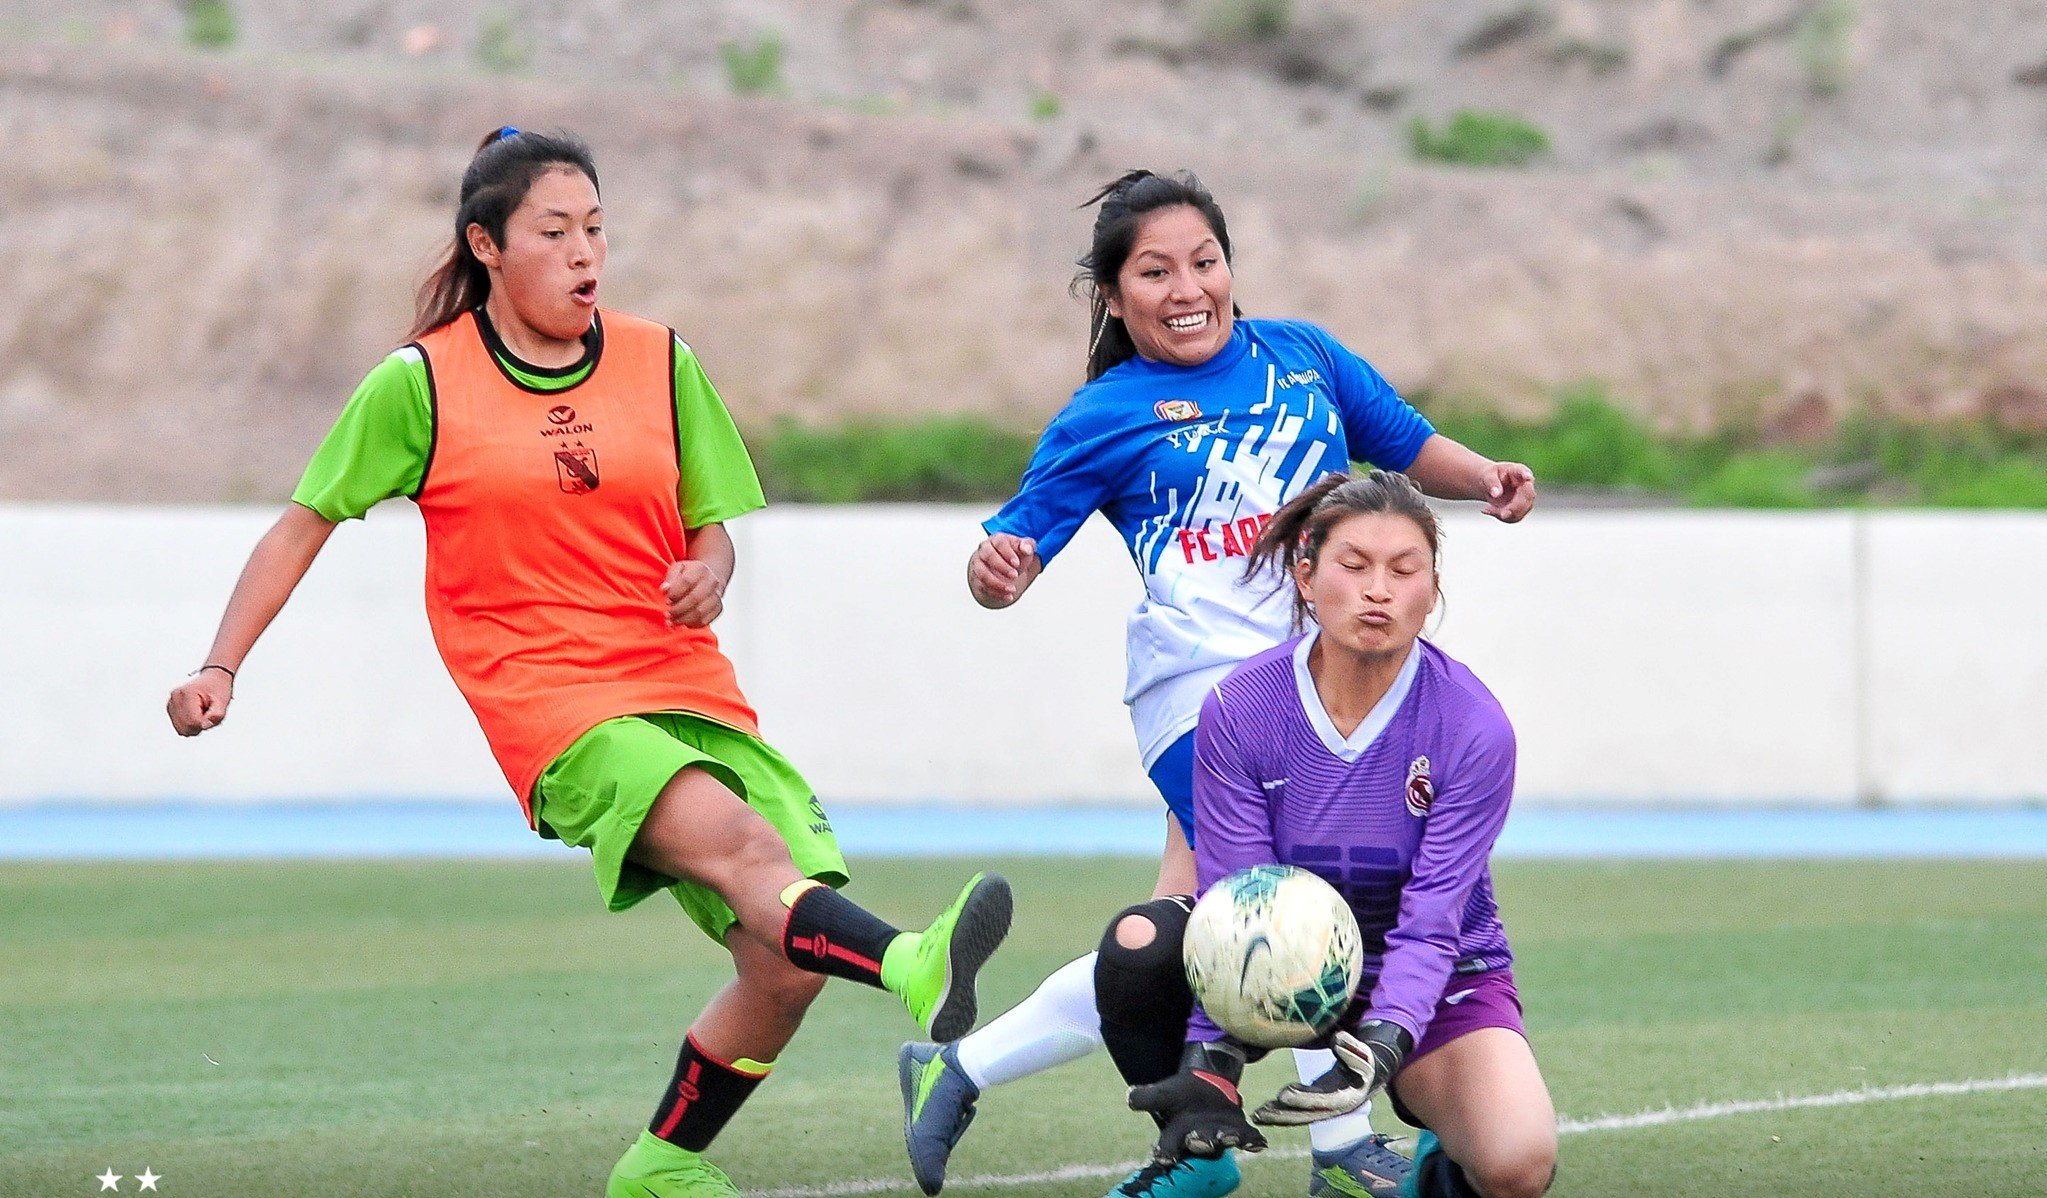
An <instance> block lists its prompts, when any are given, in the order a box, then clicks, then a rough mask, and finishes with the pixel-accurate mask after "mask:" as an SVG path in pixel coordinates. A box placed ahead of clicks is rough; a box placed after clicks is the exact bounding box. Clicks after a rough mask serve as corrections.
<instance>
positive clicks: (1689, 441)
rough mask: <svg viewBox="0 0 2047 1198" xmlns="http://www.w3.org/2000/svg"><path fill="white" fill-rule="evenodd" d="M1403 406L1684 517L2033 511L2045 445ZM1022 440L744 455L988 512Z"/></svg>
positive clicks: (1895, 427) (806, 428)
mask: <svg viewBox="0 0 2047 1198" xmlns="http://www.w3.org/2000/svg"><path fill="white" fill-rule="evenodd" d="M1415 401H1416V403H1417V405H1418V406H1420V407H1421V408H1422V410H1423V411H1424V412H1425V413H1427V414H1428V416H1429V418H1430V419H1431V420H1433V421H1434V422H1435V424H1436V427H1437V428H1438V429H1439V430H1440V431H1442V432H1443V433H1444V435H1446V436H1450V437H1454V438H1456V439H1457V440H1459V441H1462V442H1463V443H1464V444H1466V445H1469V446H1471V447H1472V448H1473V449H1476V450H1478V451H1479V452H1480V453H1483V454H1485V455H1486V456H1488V457H1492V458H1498V459H1503V460H1507V461H1517V462H1526V463H1527V464H1528V465H1529V467H1530V468H1532V469H1533V470H1534V471H1535V476H1536V479H1537V480H1538V481H1539V482H1540V483H1541V484H1543V485H1546V486H1552V487H1564V488H1569V489H1573V490H1617V491H1627V492H1632V493H1634V494H1637V495H1644V496H1649V495H1656V496H1663V497H1667V498H1668V499H1673V500H1678V501H1681V502H1684V503H1689V504H1692V505H1695V506H1700V507H1741V508H1806V507H1816V506H1820V505H1822V504H1825V505H1841V504H1858V503H1883V504H1893V505H1895V504H1911V505H1925V506H1933V507H1970V508H1988V507H2002V508H2012V507H2017V508H2039V509H2047V434H2038V433H2021V432H2013V431H2011V430H2008V429H2001V428H1998V427H1997V426H1995V425H1993V424H1991V423H1989V422H1988V421H1982V420H1968V421H1949V422H1944V423H1939V424H1927V423H1916V422H1910V421H1905V420H1901V419H1897V418H1890V417H1886V418H1876V417H1871V416H1867V415H1862V416H1855V417H1851V418H1850V419H1848V420H1846V421H1844V422H1843V424H1842V427H1841V428H1840V430H1839V431H1838V432H1837V433H1836V434H1835V435H1834V436H1833V437H1831V438H1828V439H1826V440H1824V441H1819V442H1814V443H1809V444H1803V445H1772V444H1769V443H1768V442H1767V439H1766V438H1765V437H1764V436H1762V435H1761V434H1760V433H1759V432H1758V431H1757V430H1756V429H1755V428H1753V427H1749V426H1745V425H1740V424H1732V425H1727V426H1723V427H1721V428H1717V429H1714V430H1712V431H1710V432H1708V433H1705V434H1676V435H1666V434H1661V433H1658V432H1657V431H1656V430H1655V429H1654V428H1653V427H1651V425H1650V424H1649V422H1648V421H1646V420H1645V419H1643V418H1642V417H1640V416H1637V415H1635V414H1634V413H1633V412H1631V411H1629V410H1628V409H1626V408H1624V407H1622V406H1621V405H1620V404H1618V403H1616V402H1614V400H1613V399H1612V398H1611V397H1610V396H1609V395H1608V394H1607V392H1606V391H1605V390H1604V389H1603V388H1601V387H1599V386H1597V385H1593V384H1586V385H1581V386H1578V387H1575V388H1571V389H1569V390H1567V391H1565V392H1563V393H1562V394H1561V395H1559V396H1558V398H1557V402H1556V404H1555V406H1554V407H1553V408H1552V409H1551V410H1550V411H1549V412H1548V413H1547V414H1546V415H1543V416H1540V417H1536V418H1532V419H1528V418H1509V417H1506V416H1503V415H1501V414H1500V413H1498V412H1497V411H1494V410H1492V409H1491V408H1489V407H1486V406H1482V405H1476V404H1469V403H1462V404H1459V403H1436V402H1431V401H1430V399H1429V398H1428V397H1427V396H1426V395H1418V396H1416V397H1415ZM1036 443H1037V437H1036V435H1035V434H1034V433H1031V432H1027V431H1022V430H1019V429H1015V428H1011V427H1008V426H1005V425H1000V424H996V423H994V422H992V421H989V420H986V419H984V418H981V417H977V416H931V417H922V418H918V419H912V420H886V419H878V418H865V419H858V420H850V421H846V422H844V423H841V424H835V425H829V426H824V427H816V426H810V425H805V424H801V423H798V422H796V421H793V420H782V421H778V422H776V423H774V424H772V425H769V426H768V427H766V428H765V429H759V430H755V431H753V432H752V433H751V434H750V435H749V436H748V437H747V444H748V446H749V447H750V448H751V450H752V452H753V459H754V464H755V466H756V467H757V468H758V469H759V471H760V476H761V483H762V485H763V486H764V487H765V488H766V490H767V492H768V495H769V496H770V497H771V498H773V499H775V500H777V501H783V502H798V503H854V502H890V501H925V502H936V501H952V502H968V503H987V504H995V503H1000V502H1001V501H1002V500H1004V499H1007V498H1008V497H1009V496H1010V495H1011V494H1013V493H1014V492H1015V490H1016V486H1017V483H1018V481H1019V480H1020V479H1021V478H1022V477H1023V472H1024V467H1025V466H1026V465H1027V464H1028V463H1029V461H1030V456H1031V450H1032V448H1033V447H1034V446H1035V445H1036Z"/></svg>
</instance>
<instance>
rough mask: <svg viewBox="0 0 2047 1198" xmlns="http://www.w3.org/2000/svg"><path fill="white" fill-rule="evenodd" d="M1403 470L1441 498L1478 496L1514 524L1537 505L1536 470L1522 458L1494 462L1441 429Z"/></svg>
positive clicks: (1490, 509)
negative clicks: (1529, 466)
mask: <svg viewBox="0 0 2047 1198" xmlns="http://www.w3.org/2000/svg"><path fill="white" fill-rule="evenodd" d="M1402 473H1404V474H1406V475H1407V476H1408V477H1409V478H1411V479H1413V480H1414V481H1415V485H1416V486H1418V487H1420V488H1421V489H1422V491H1423V492H1424V493H1426V494H1429V495H1433V496H1435V497H1436V498H1438V499H1476V500H1480V501H1482V502H1483V503H1484V504H1485V507H1484V508H1483V509H1481V510H1482V511H1484V512H1485V514H1486V515H1488V516H1491V517H1493V518H1494V519H1496V520H1498V521H1500V522H1501V523H1503V524H1513V523H1515V522H1517V521H1519V520H1520V519H1521V518H1522V517H1523V516H1526V515H1527V514H1528V513H1529V511H1530V510H1532V509H1533V508H1534V507H1535V471H1533V470H1530V469H1529V468H1528V467H1526V466H1524V465H1522V464H1521V463H1519V462H1495V461H1493V460H1492V459H1491V458H1489V457H1486V456H1485V455H1484V454H1482V453H1478V452H1475V451H1474V450H1471V449H1469V448H1466V447H1465V446H1464V445H1462V444H1460V443H1459V442H1456V441H1453V440H1451V439H1450V438H1448V437H1446V436H1444V435H1443V434H1441V433H1436V434H1433V435H1432V436H1430V437H1429V439H1428V440H1426V441H1424V442H1422V448H1421V452H1420V453H1418V454H1416V455H1415V457H1414V461H1412V462H1410V463H1408V466H1407V469H1406V470H1405V471H1403V472H1402Z"/></svg>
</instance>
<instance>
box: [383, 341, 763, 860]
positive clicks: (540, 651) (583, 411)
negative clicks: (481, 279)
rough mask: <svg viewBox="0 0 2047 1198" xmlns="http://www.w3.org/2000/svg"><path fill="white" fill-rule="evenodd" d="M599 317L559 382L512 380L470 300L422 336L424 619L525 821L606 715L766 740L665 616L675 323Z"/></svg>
mask: <svg viewBox="0 0 2047 1198" xmlns="http://www.w3.org/2000/svg"><path fill="white" fill-rule="evenodd" d="M600 319H601V321H602V333H603V341H602V344H601V347H600V350H599V352H598V355H597V365H596V367H595V369H593V370H592V371H591V373H590V375H589V377H587V378H585V379H584V380H583V381H582V382H581V383H578V384H576V385H575V386H573V387H570V388H568V389H566V390H561V391H539V390H534V389H531V388H528V387H526V386H525V385H523V384H521V383H519V382H518V381H516V380H515V379H513V378H512V377H511V376H510V375H508V374H507V373H506V372H505V371H504V369H503V368H502V367H501V366H500V365H499V363H498V361H497V359H496V358H495V357H494V356H492V354H491V352H490V350H489V348H488V347H487V346H485V345H484V342H483V335H482V331H481V329H480V328H479V327H478V325H477V321H476V316H475V314H474V313H464V314H463V315H461V316H460V317H458V318H456V319H455V320H454V321H453V322H452V323H450V324H448V325H445V326H443V327H441V328H439V329H436V330H434V331H433V332H431V333H428V334H427V335H426V336H424V337H422V338H420V339H419V346H420V349H421V350H422V351H423V352H424V355H425V358H426V363H427V378H428V387H429V392H430V395H431V397H432V401H433V408H434V440H433V446H432V448H431V450H430V451H429V454H428V461H427V472H426V478H425V481H424V483H423V484H422V485H421V487H420V491H419V496H418V500H419V510H420V512H421V514H422V515H424V516H425V518H426V546H427V558H426V610H427V622H428V624H429V625H430V626H431V627H432V629H433V635H434V643H435V645H436V646H437V647H438V648H439V649H440V651H441V659H442V660H443V661H445V662H446V663H447V665H448V672H449V673H450V674H452V675H453V676H454V678H455V685H456V686H458V687H459V688H461V691H462V694H463V696H464V697H465V698H467V699H468V700H469V706H470V709H471V710H473V711H474V712H475V713H476V719H477V722H478V723H480V724H482V725H483V734H484V736H485V738H487V739H488V740H489V741H490V747H491V751H492V752H493V753H494V754H495V755H496V756H497V760H498V765H499V766H500V767H501V768H503V770H504V771H505V778H506V780H507V781H509V782H510V783H511V784H512V789H513V791H514V792H516V793H517V794H518V796H519V805H520V807H521V808H523V809H524V810H525V812H526V819H527V822H528V823H529V824H530V823H532V822H533V801H532V791H533V783H534V781H535V780H536V779H538V778H539V776H540V773H541V771H542V770H544V769H546V768H547V766H548V763H549V762H552V761H553V760H554V759H555V758H556V757H557V756H559V755H560V754H561V753H562V751H563V750H564V749H567V748H568V747H569V745H570V744H571V743H572V742H573V741H575V739H576V738H577V737H579V736H581V735H582V734H583V733H584V732H587V731H588V730H590V729H591V728H593V727H595V726H596V725H598V724H601V723H603V722H604V721H605V720H608V719H613V718H616V717H618V716H623V715H634V714H638V713H641V712H655V711H688V712H693V713H696V714H698V715H703V716H708V717H710V718H711V719H714V720H717V721H719V722H721V723H725V724H730V725H732V726H733V727H735V728H739V729H741V730H743V731H745V732H748V733H750V734H753V735H759V729H758V726H757V724H756V719H755V716H754V712H753V709H752V708H751V707H749V706H748V705H747V702H746V698H745V696H744V695H742V694H741V693H740V691H739V683H738V680H737V679H736V678H735V677H734V676H733V672H732V663H731V662H729V661H727V660H726V659H725V655H724V654H723V653H721V652H720V651H719V649H718V638H717V637H716V636H715V635H713V634H712V633H711V630H710V629H708V628H670V627H668V624H667V619H666V613H667V602H666V600H665V599H664V598H663V597H662V594H661V580H662V578H663V577H664V576H665V575H666V573H667V571H668V567H669V566H670V565H671V564H672V563H674V562H677V561H680V560H682V559H683V558H685V557H687V556H688V548H687V543H686V541H685V540H684V536H683V528H682V517H681V514H680V512H679V510H678V507H677V501H676V486H677V481H678V474H677V467H676V458H677V456H678V449H679V446H680V438H681V436H682V435H683V433H682V430H680V429H678V428H677V427H676V415H675V358H674V354H675V335H674V333H673V332H672V331H671V330H669V329H668V328H666V327H664V326H662V325H658V324H654V323H652V322H649V321H645V320H640V319H638V318H636V317H632V316H627V315H625V314H623V313H618V312H610V311H606V312H603V313H602V314H601V316H600Z"/></svg>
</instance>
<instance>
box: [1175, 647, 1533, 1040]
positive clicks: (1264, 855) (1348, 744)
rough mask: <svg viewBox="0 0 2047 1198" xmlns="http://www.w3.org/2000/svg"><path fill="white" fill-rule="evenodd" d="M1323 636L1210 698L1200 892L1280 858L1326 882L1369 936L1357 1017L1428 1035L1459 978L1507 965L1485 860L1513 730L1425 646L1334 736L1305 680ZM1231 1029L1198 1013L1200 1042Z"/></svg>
mask: <svg viewBox="0 0 2047 1198" xmlns="http://www.w3.org/2000/svg"><path fill="white" fill-rule="evenodd" d="M1316 635H1317V634H1316V633H1315V632H1312V631H1311V632H1310V633H1309V634H1308V635H1307V636H1304V637H1299V638H1296V639H1295V640H1292V641H1288V642H1286V643H1284V644H1281V645H1279V646H1278V647H1277V648H1274V649H1270V650H1267V651H1266V652H1264V653H1261V654H1259V655H1258V656H1256V657H1253V658H1251V659H1250V660H1248V661H1246V662H1245V663H1244V664H1243V665H1241V666H1239V667H1238V668H1237V669H1236V670H1235V671H1234V672H1233V673H1231V674H1230V675H1229V677H1227V678H1225V679H1223V681H1222V682H1221V683H1220V684H1218V685H1217V686H1216V688H1215V690H1213V691H1211V692H1210V693H1209V696H1208V699H1207V701H1206V702H1205V703H1204V704H1203V705H1202V709H1201V723H1200V725H1199V726H1198V727H1197V728H1196V730H1195V734H1194V746H1195V747H1194V827H1195V841H1194V843H1195V852H1194V856H1195V863H1196V867H1197V870H1198V874H1199V881H1200V888H1201V889H1202V890H1204V891H1205V890H1207V889H1208V888H1209V887H1210V886H1212V885H1214V884H1215V882H1216V881H1217V880H1218V879H1220V878H1222V877H1224V876H1225V875H1227V874H1230V873H1233V872H1235V871H1237V870H1240V869H1243V868H1245V867H1247V866H1252V865H1261V864H1271V863H1274V862H1278V863H1280V864H1283V865H1297V866H1300V867H1301V868H1303V869H1306V870H1310V871H1313V872H1314V873H1316V874H1319V875H1320V876H1321V877H1322V878H1323V879H1324V880H1325V881H1327V882H1329V883H1330V884H1331V885H1333V886H1335V887H1336V889H1337V890H1338V892H1340V893H1341V894H1342V895H1343V896H1344V898H1345V899H1346V900H1347V901H1348V902H1349V903H1350V907H1351V910H1352V911H1354V912H1356V913H1357V917H1358V928H1359V930H1360V931H1362V932H1363V933H1364V946H1365V972H1364V979H1363V981H1362V983H1361V984H1360V986H1359V990H1358V993H1359V995H1360V996H1362V997H1364V998H1365V999H1366V1001H1367V1002H1368V1003H1369V1006H1368V1007H1367V1009H1366V1010H1365V1012H1364V1014H1363V1015H1362V1016H1361V1018H1366V1019H1387V1020H1391V1021H1393V1022H1394V1023H1397V1024H1399V1025H1400V1026H1402V1027H1404V1028H1406V1029H1407V1030H1408V1031H1409V1032H1411V1033H1413V1034H1414V1038H1415V1039H1416V1041H1420V1039H1421V1038H1422V1035H1423V1033H1425V1032H1426V1031H1428V1026H1429V1019H1430V1017H1431V1016H1432V1015H1433V1014H1434V1013H1435V1010H1436V1004H1437V1002H1438V1001H1439V1000H1440V999H1441V998H1442V996H1443V991H1444V987H1445V985H1446V984H1447V983H1448V982H1449V980H1450V979H1451V977H1452V976H1453V975H1454V974H1470V973H1480V972H1484V971H1485V970H1489V969H1501V968H1504V967H1506V966H1507V965H1508V964H1509V963H1510V962H1512V960H1513V955H1512V954H1511V953H1510V952H1509V951H1508V949H1507V935H1506V931H1505V929H1503V928H1502V927H1501V926H1500V914H1499V908H1498V907H1497V906H1496V905H1495V904H1494V902H1493V882H1492V872H1491V870H1490V869H1489V868H1488V866H1487V859H1488V857H1489V856H1490V855H1491V853H1492V848H1493V841H1494V840H1495V839H1496V838H1497V837H1498V836H1499V834H1500V828H1501V826H1502V825H1504V824H1505V823H1506V821H1507V804H1508V801H1509V799H1510V798H1511V797H1512V796H1513V792H1514V728H1513V726H1512V725H1511V724H1509V723H1508V722H1507V713H1506V712H1505V711H1503V710H1501V708H1500V703H1499V700H1497V699H1495V698H1493V696H1492V692H1490V691H1488V690H1487V689H1486V688H1485V684H1484V683H1482V682H1480V681H1479V680H1478V678H1477V676H1475V675H1474V674H1472V672H1471V671H1470V670H1469V669H1466V668H1465V667H1464V665H1463V664H1461V663H1459V662H1457V661H1455V660H1453V659H1452V658H1451V657H1450V655H1449V654H1447V653H1444V652H1443V651H1442V650H1441V649H1438V648H1436V647H1435V646H1434V645H1431V644H1429V643H1428V642H1427V641H1424V640H1417V641H1416V642H1415V646H1414V648H1413V649H1412V650H1410V651H1409V653H1408V655H1407V661H1406V663H1405V664H1403V665H1402V667H1401V670H1400V675H1399V677H1398V678H1396V679H1395V681H1394V683H1393V686H1392V688H1391V689H1389V690H1388V691H1387V692H1386V696H1385V698H1383V699H1381V700H1380V701H1379V704H1378V706H1376V707H1374V708H1373V709H1372V712H1371V714H1369V715H1368V716H1366V717H1365V720H1364V722H1363V723H1361V724H1359V725H1358V727H1357V729H1356V731H1354V732H1352V733H1351V735H1350V736H1349V737H1347V738H1346V737H1343V736H1340V735H1338V734H1337V731H1336V728H1335V727H1334V726H1333V725H1332V724H1331V722H1330V719H1329V714H1328V712H1327V711H1326V710H1325V709H1324V708H1323V706H1322V700H1321V698H1320V696H1318V695H1317V694H1316V692H1315V683H1314V679H1313V678H1312V677H1310V675H1309V673H1308V651H1309V649H1310V648H1311V647H1312V646H1313V645H1314V642H1315V637H1316ZM1221 1034H1222V1033H1221V1032H1220V1031H1218V1030H1216V1028H1215V1026H1214V1025H1213V1024H1212V1023H1210V1022H1209V1020H1208V1017H1207V1016H1206V1015H1205V1014H1203V1013H1202V1012H1201V1011H1200V1010H1198V1009H1197V1010H1196V1011H1195V1015H1194V1020H1193V1023H1192V1025H1191V1026H1190V1029H1189V1035H1190V1038H1192V1039H1196V1040H1213V1039H1216V1038H1218V1037H1219V1036H1220V1035H1221Z"/></svg>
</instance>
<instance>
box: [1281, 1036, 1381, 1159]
mask: <svg viewBox="0 0 2047 1198" xmlns="http://www.w3.org/2000/svg"><path fill="white" fill-rule="evenodd" d="M1335 1067H1336V1054H1335V1053H1333V1052H1330V1051H1329V1050H1328V1049H1326V1048H1296V1049H1294V1068H1295V1069H1296V1070H1298V1071H1299V1072H1300V1075H1301V1081H1302V1082H1303V1083H1306V1082H1312V1081H1315V1080H1316V1079H1318V1078H1320V1077H1321V1076H1322V1075H1323V1074H1325V1073H1327V1072H1329V1071H1330V1070H1331V1069H1334V1068H1335ZM1371 1134H1372V1104H1371V1103H1369V1102H1368V1103H1366V1104H1365V1105H1363V1106H1361V1107H1359V1108H1358V1109H1357V1110H1354V1111H1352V1112H1351V1113H1350V1114H1348V1115H1339V1116H1337V1117H1336V1118H1334V1119H1324V1120H1322V1121H1321V1122H1320V1123H1310V1124H1309V1125H1308V1139H1309V1141H1310V1142H1312V1143H1313V1144H1314V1145H1315V1151H1317V1152H1341V1151H1342V1150H1343V1149H1345V1148H1348V1147H1350V1146H1351V1145H1352V1144H1355V1143H1357V1142H1358V1141H1359V1140H1362V1139H1364V1138H1365V1137H1366V1136H1369V1135H1371Z"/></svg>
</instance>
